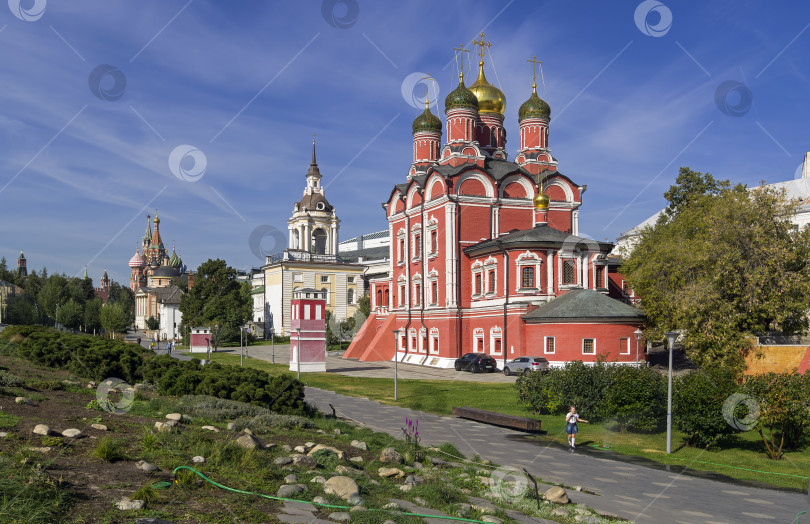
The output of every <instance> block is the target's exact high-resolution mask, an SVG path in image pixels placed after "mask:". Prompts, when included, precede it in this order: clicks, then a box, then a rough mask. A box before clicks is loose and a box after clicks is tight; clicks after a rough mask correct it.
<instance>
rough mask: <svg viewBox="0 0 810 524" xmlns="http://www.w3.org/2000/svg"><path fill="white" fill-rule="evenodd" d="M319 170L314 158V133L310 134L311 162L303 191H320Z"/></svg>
mask: <svg viewBox="0 0 810 524" xmlns="http://www.w3.org/2000/svg"><path fill="white" fill-rule="evenodd" d="M321 192H322V188H321V171H320V170H319V169H318V162H317V161H316V160H315V135H314V134H313V135H312V162H311V163H310V164H309V171H307V188H306V191H305V193H321Z"/></svg>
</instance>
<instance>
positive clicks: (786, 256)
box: [622, 183, 810, 373]
mask: <svg viewBox="0 0 810 524" xmlns="http://www.w3.org/2000/svg"><path fill="white" fill-rule="evenodd" d="M720 184H721V185H723V186H724V183H720ZM668 194H669V195H670V196H671V195H672V194H678V195H680V194H681V192H679V191H675V190H673V189H671V190H670V192H669V193H668ZM689 195H690V196H689V197H688V198H685V199H683V200H682V205H680V206H679V208H678V212H677V214H675V215H673V216H671V217H670V216H668V215H667V214H663V215H662V216H661V218H660V219H659V221H658V222H657V223H656V224H655V225H654V226H650V227H647V228H645V229H644V230H642V232H641V234H640V240H639V242H638V244H637V245H636V246H635V248H634V250H633V252H632V253H631V254H630V256H629V257H627V258H626V259H625V261H624V262H623V264H622V272H623V273H624V274H625V275H626V277H627V280H628V281H629V282H630V284H631V286H632V287H633V289H634V290H635V291H636V293H638V294H639V296H641V298H642V301H641V307H642V309H644V312H645V313H646V315H647V323H648V327H647V331H648V333H647V335H648V337H649V338H651V339H660V338H663V333H664V332H665V331H669V330H678V331H681V332H683V333H684V337H683V345H684V347H685V349H686V352H687V355H688V356H689V358H690V359H691V360H692V361H693V362H695V363H696V364H698V365H699V366H701V367H702V366H706V365H709V364H722V365H726V366H729V367H730V368H732V369H734V370H735V371H736V372H738V373H739V372H741V371H742V370H743V369H744V368H745V360H744V358H745V355H746V354H747V352H748V351H749V350H750V348H751V339H752V337H753V336H754V335H755V334H757V333H761V332H763V331H766V330H769V329H774V328H776V329H781V330H782V331H783V332H784V333H786V334H792V333H799V332H803V331H805V330H806V329H807V325H808V321H807V318H806V316H805V312H806V311H807V309H808V298H807V297H808V296H810V271H808V260H810V258H808V256H809V255H810V229H808V228H802V229H796V228H795V227H794V226H793V224H792V223H791V222H790V218H791V217H792V216H793V215H794V214H795V212H796V209H797V202H795V201H789V200H788V199H787V198H786V196H785V194H784V191H777V190H775V189H771V188H758V189H756V190H748V189H747V188H746V187H744V186H742V185H738V186H735V187H733V188H726V187H725V186H724V187H723V188H722V189H719V190H717V191H709V192H708V193H705V194H698V193H697V192H689Z"/></svg>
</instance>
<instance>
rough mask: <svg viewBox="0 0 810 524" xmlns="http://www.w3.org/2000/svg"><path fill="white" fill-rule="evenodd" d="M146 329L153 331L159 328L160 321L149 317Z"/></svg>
mask: <svg viewBox="0 0 810 524" xmlns="http://www.w3.org/2000/svg"><path fill="white" fill-rule="evenodd" d="M146 327H147V328H149V329H151V330H153V331H154V330H156V329H158V328H160V320H158V319H156V318H155V317H149V318H147V319H146Z"/></svg>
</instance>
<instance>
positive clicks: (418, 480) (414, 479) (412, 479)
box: [405, 475, 425, 486]
mask: <svg viewBox="0 0 810 524" xmlns="http://www.w3.org/2000/svg"><path fill="white" fill-rule="evenodd" d="M424 483H425V479H424V478H422V477H420V476H419V475H408V476H407V477H405V484H413V485H414V486H418V485H419V484H424Z"/></svg>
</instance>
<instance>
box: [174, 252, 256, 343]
mask: <svg viewBox="0 0 810 524" xmlns="http://www.w3.org/2000/svg"><path fill="white" fill-rule="evenodd" d="M180 312H181V313H182V314H183V321H182V330H183V331H184V332H185V331H186V330H187V329H189V328H191V327H193V326H207V327H210V328H212V337H213V338H214V340H213V341H212V342H215V343H216V344H217V345H218V344H219V343H220V342H238V341H239V326H242V325H244V324H245V322H247V321H248V320H249V319H250V317H251V313H252V312H253V306H252V301H251V298H250V284H249V283H248V282H239V281H238V280H237V279H236V270H235V269H233V268H232V267H229V266H228V265H227V264H226V263H225V261H224V260H220V259H216V260H211V259H209V260H207V261H205V262H203V263H202V264H201V265H200V267H199V268H197V273H196V275H195V279H194V286H192V288H191V289H190V290H189V292H188V293H186V294H184V295H183V296H182V298H181V299H180ZM214 326H219V329H218V330H214Z"/></svg>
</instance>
